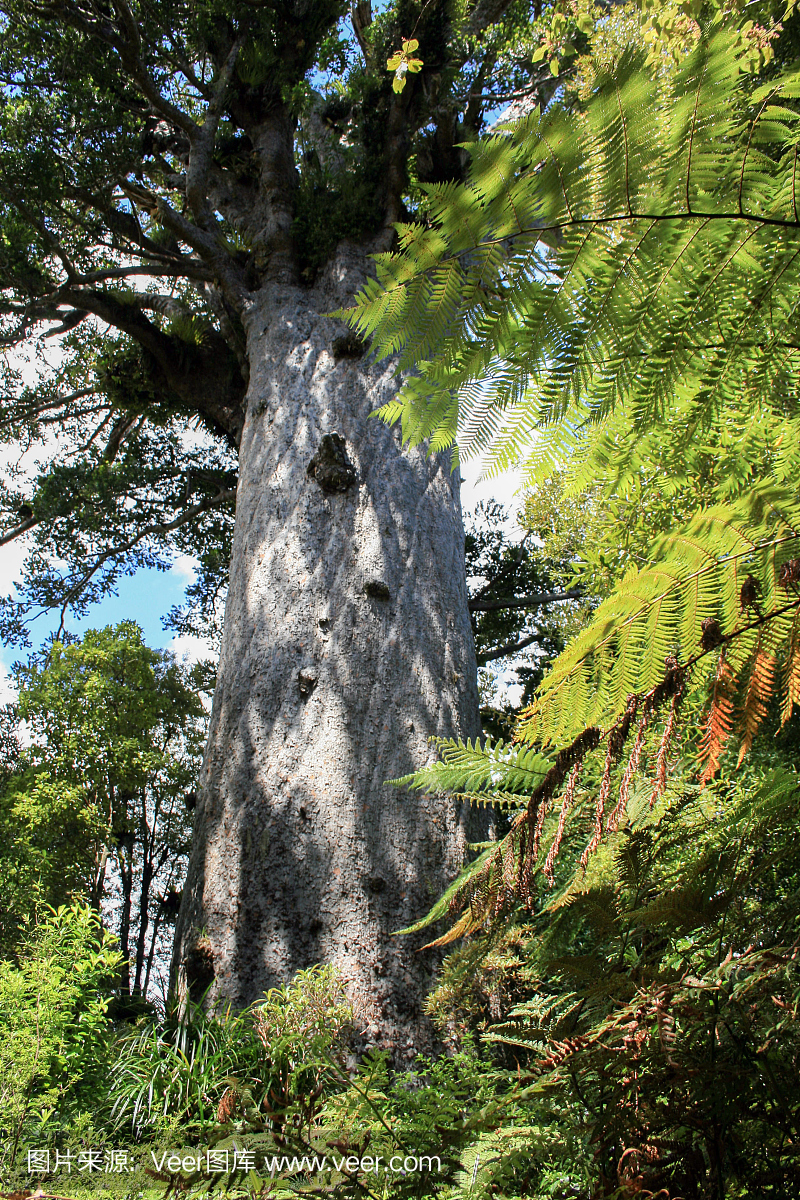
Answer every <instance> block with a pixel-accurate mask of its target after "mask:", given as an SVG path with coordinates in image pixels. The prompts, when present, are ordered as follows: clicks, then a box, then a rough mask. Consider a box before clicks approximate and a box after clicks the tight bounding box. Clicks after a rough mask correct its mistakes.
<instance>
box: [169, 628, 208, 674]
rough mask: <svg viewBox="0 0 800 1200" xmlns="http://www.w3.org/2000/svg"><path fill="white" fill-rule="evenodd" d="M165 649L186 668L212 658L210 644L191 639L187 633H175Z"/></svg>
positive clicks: (201, 640)
mask: <svg viewBox="0 0 800 1200" xmlns="http://www.w3.org/2000/svg"><path fill="white" fill-rule="evenodd" d="M165 649H167V650H170V651H171V652H172V653H173V654H174V655H175V657H176V658H177V659H179V660H180V661H181V662H184V663H186V664H187V665H188V666H191V665H192V664H193V663H196V662H201V661H202V660H203V659H205V658H214V650H213V648H212V646H211V642H209V641H207V640H206V639H205V638H198V637H193V636H192V635H191V634H189V633H176V634H175V637H174V638H173V639H172V641H171V642H169V643H168V645H167V646H166V647H165Z"/></svg>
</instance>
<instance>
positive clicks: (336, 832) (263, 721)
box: [176, 247, 478, 1053]
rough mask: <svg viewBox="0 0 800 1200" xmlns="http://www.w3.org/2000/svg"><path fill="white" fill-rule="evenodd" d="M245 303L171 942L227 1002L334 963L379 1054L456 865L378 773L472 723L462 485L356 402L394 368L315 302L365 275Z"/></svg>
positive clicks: (411, 1039) (411, 1018)
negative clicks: (233, 470)
mask: <svg viewBox="0 0 800 1200" xmlns="http://www.w3.org/2000/svg"><path fill="white" fill-rule="evenodd" d="M366 268H367V262H366V258H365V256H364V254H363V253H362V252H360V251H358V250H356V249H355V248H347V247H345V248H344V249H343V250H342V251H341V252H340V253H339V254H338V256H337V258H336V259H335V261H334V262H333V263H332V264H331V265H330V267H329V268H328V269H327V271H326V272H325V275H324V277H323V278H322V279H321V280H320V281H319V282H318V284H317V286H316V287H315V288H314V289H313V290H309V289H301V288H293V287H290V286H287V285H281V286H280V287H279V286H278V285H274V286H273V287H272V288H270V289H264V290H263V291H262V292H261V293H259V294H258V295H256V296H255V297H254V300H253V303H252V305H251V307H250V309H249V313H248V320H247V333H248V341H249V358H250V363H251V379H250V387H249V392H248V397H247V416H246V421H245V427H244V432H243V435H242V441H241V452H240V476H239V487H238V495H237V509H236V535H235V545H234V553H233V562H232V566H231V580H230V589H229V593H228V600H227V608H226V612H225V626H224V641H223V650H222V658H221V662H220V669H219V683H218V687H217V692H216V696H215V698H214V706H213V714H212V718H211V731H210V737H209V743H208V748H207V752H206V758H205V763H204V767H203V777H202V780H201V794H200V802H199V804H198V812H197V820H196V825H195V836H194V850H193V855H192V860H191V864H190V867H189V876H188V879H187V884H186V896H185V902H184V906H183V909H182V913H181V919H180V923H179V928H178V931H177V937H176V962H179V963H181V964H182V967H183V970H184V972H185V976H186V978H188V980H189V982H190V983H191V985H192V989H193V992H194V993H195V994H198V993H200V992H202V990H203V989H205V988H210V993H209V994H210V996H211V997H214V998H216V997H218V998H225V999H228V1000H230V1001H232V1002H233V1003H234V1004H236V1005H243V1004H246V1003H248V1002H251V1001H253V1000H255V999H257V998H258V996H259V995H261V994H262V993H263V992H264V990H265V989H266V988H268V987H270V986H273V985H275V984H276V983H278V982H280V981H281V980H285V979H287V978H288V977H290V976H291V974H292V973H293V972H294V971H296V970H297V969H298V968H301V967H305V966H308V965H310V964H312V963H315V962H323V961H324V962H332V963H334V964H336V965H337V966H338V967H339V968H340V970H341V972H342V974H343V976H344V978H345V981H346V983H347V987H348V992H349V995H350V998H351V1000H352V1001H353V1002H354V1005H355V1010H356V1014H357V1019H358V1021H359V1027H360V1029H361V1030H363V1031H364V1032H365V1033H366V1035H367V1038H368V1040H371V1041H373V1042H375V1043H377V1044H384V1045H391V1046H393V1047H394V1048H395V1050H397V1049H399V1048H400V1046H401V1045H402V1046H408V1051H409V1053H412V1046H416V1045H417V1044H418V1043H419V1042H420V1040H422V1041H424V1039H425V1033H424V1022H421V1019H420V1006H421V1001H422V1000H423V999H424V996H425V993H426V991H427V990H428V988H429V984H430V970H431V966H432V964H433V961H434V960H433V959H432V958H431V956H430V954H429V953H423V954H419V953H416V950H417V948H418V947H419V945H420V944H421V941H422V939H420V938H417V939H416V940H415V939H413V938H399V939H398V938H393V937H392V934H393V932H394V931H396V930H398V929H399V928H401V927H402V926H404V925H406V924H408V923H410V922H412V921H414V920H416V919H417V918H419V917H420V916H422V915H423V914H424V913H425V911H426V910H427V908H428V907H429V906H430V905H431V903H432V902H433V901H434V900H435V899H436V898H437V897H438V895H440V894H441V892H442V891H443V890H444V888H445V887H446V885H447V883H448V882H449V881H450V880H451V879H452V878H453V876H454V875H455V873H456V872H457V871H458V869H459V867H460V866H461V864H462V863H463V861H464V856H465V850H466V841H467V829H466V821H467V814H465V813H464V812H463V811H461V810H460V808H458V807H457V806H456V804H455V803H452V804H451V805H450V806H449V807H448V806H445V805H443V804H442V802H441V801H440V800H433V799H431V798H428V797H425V796H419V795H417V794H415V793H413V794H409V793H408V792H405V791H403V790H401V789H397V788H392V787H387V786H386V782H385V781H386V780H387V779H390V778H392V777H397V776H401V775H404V774H407V773H408V772H410V771H412V770H414V769H416V768H418V767H420V766H422V765H423V764H424V762H425V761H426V760H427V759H428V757H429V755H430V754H431V753H432V751H431V747H430V745H429V738H430V737H431V736H433V735H438V736H462V737H474V736H475V735H476V733H477V732H478V697H477V687H476V668H475V655H474V648H473V641H472V632H471V629H470V623H469V616H468V611H467V594H466V582H465V577H464V556H463V550H464V547H463V542H464V537H463V530H462V524H461V512H460V505H459V494H458V479H457V476H456V475H452V474H450V471H449V456H440V457H434V458H428V457H426V455H425V454H424V453H423V452H421V451H418V450H415V451H411V452H409V451H404V450H403V449H402V447H401V445H400V439H399V435H398V431H397V430H396V429H389V428H387V426H386V425H384V424H383V423H381V422H380V421H378V420H376V419H369V414H370V412H371V411H372V410H373V409H375V408H376V407H378V405H379V404H382V403H384V402H385V401H386V400H387V399H388V398H389V397H390V395H391V393H392V390H393V388H394V387H395V386H396V384H395V381H394V379H393V374H392V370H391V368H390V367H387V366H386V365H385V364H383V365H378V366H376V365H374V364H370V363H369V362H368V360H367V358H366V357H365V355H364V350H365V348H364V347H363V346H361V345H360V344H358V343H357V342H355V341H354V340H353V338H352V335H348V334H346V333H343V329H342V326H341V324H339V323H337V322H335V321H333V320H331V319H330V318H328V317H326V316H325V315H324V314H325V313H326V312H329V311H331V310H332V309H334V308H335V307H337V306H338V305H340V304H342V303H343V302H346V301H347V300H348V299H349V297H350V296H352V294H353V292H354V290H355V289H356V287H357V286H358V285H359V284H360V282H361V281H362V280H363V279H364V277H365V272H366Z"/></svg>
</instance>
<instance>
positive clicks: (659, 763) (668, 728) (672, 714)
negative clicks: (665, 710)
mask: <svg viewBox="0 0 800 1200" xmlns="http://www.w3.org/2000/svg"><path fill="white" fill-rule="evenodd" d="M682 695H683V693H682V692H676V693H675V695H674V696H673V697H672V704H671V706H670V710H669V716H668V717H667V722H666V724H665V726H664V732H663V733H662V734H661V741H660V742H659V743H658V754H657V755H656V778H655V785H654V787H653V794H652V796H651V797H650V807H651V808H652V807H653V805H654V804H655V802H656V800H659V799H660V798H661V796H663V795H664V792H665V791H666V787H667V759H668V757H669V752H670V747H671V744H672V735H673V733H674V732H675V724H676V722H677V719H678V707H679V705H680V702H681V697H682Z"/></svg>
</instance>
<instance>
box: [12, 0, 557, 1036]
mask: <svg viewBox="0 0 800 1200" xmlns="http://www.w3.org/2000/svg"><path fill="white" fill-rule="evenodd" d="M535 7H536V6H535V5H531V4H529V3H527V2H526V0H514V2H509V0H477V2H475V3H473V2H471V0H468V2H466V3H446V2H444V0H425V2H424V3H422V4H419V3H409V2H407V0H398V2H397V3H393V4H390V5H389V6H388V7H387V8H386V9H385V10H383V11H381V12H380V14H373V13H372V12H371V8H370V4H369V2H368V0H367V2H366V3H359V4H357V5H354V6H353V8H352V11H350V9H349V7H348V5H347V4H345V3H343V2H342V0H271V2H265V3H262V2H261V0H202V2H199V3H187V2H185V0H34V2H32V3H31V2H30V0H24V2H23V0H3V2H2V3H1V4H0V30H1V31H2V37H1V39H0V41H1V43H2V44H1V46H0V80H1V81H2V84H1V86H2V116H1V117H0V121H1V122H2V128H1V130H0V140H1V142H2V149H1V150H0V153H2V168H1V169H0V179H1V180H2V182H0V289H1V294H2V302H1V304H0V309H1V310H2V337H3V342H4V345H5V346H6V347H7V348H12V347H26V348H27V350H26V352H27V353H28V354H29V356H30V357H31V360H32V362H33V364H34V366H35V367H37V366H38V371H39V373H38V376H37V382H36V383H34V384H30V383H25V380H26V379H28V378H29V376H28V375H25V373H24V362H23V361H22V359H21V358H20V357H18V356H17V357H14V356H13V355H12V356H9V358H8V361H7V363H6V367H5V386H4V388H3V400H2V404H3V410H2V421H3V428H4V430H5V432H6V435H7V436H12V437H15V438H17V439H22V440H24V442H25V443H26V444H33V445H34V446H37V445H39V446H41V447H43V450H42V455H41V458H42V461H41V463H40V464H39V465H38V466H37V467H36V468H35V469H34V470H33V471H31V472H28V474H27V475H23V474H21V473H19V471H21V468H19V469H18V470H17V468H13V467H12V469H11V471H10V473H9V476H8V480H7V483H6V490H5V492H4V496H3V503H4V507H5V513H6V528H5V531H4V534H3V539H4V540H9V539H11V538H15V537H21V536H23V535H28V537H29V538H30V546H31V549H30V554H29V558H28V563H27V567H26V572H25V576H24V579H23V584H22V587H21V590H20V594H19V596H18V597H16V598H15V599H14V600H12V599H10V598H9V599H8V600H7V601H6V603H5V607H4V610H3V613H4V623H5V630H6V634H7V635H13V636H17V637H23V638H24V636H25V635H26V630H27V622H28V621H29V620H30V619H31V617H32V616H33V615H34V614H35V613H36V612H37V611H39V610H40V609H41V608H43V607H44V608H48V607H49V608H55V609H57V610H60V611H61V613H62V617H63V616H64V614H66V613H67V611H68V610H69V609H70V608H73V609H74V608H77V609H79V610H80V608H81V606H84V607H85V606H86V605H87V604H89V603H90V602H92V601H93V600H94V599H96V598H97V597H98V596H99V595H101V594H102V593H103V592H104V590H107V589H109V588H113V587H114V585H115V581H116V580H117V578H118V577H119V575H120V573H124V572H126V571H130V570H133V569H135V568H136V567H137V566H140V565H150V566H153V565H155V566H164V565H165V564H166V563H167V562H168V561H169V560H170V557H171V555H174V554H175V553H177V552H182V553H190V554H193V555H194V556H195V558H196V559H197V560H198V562H199V573H198V580H197V584H196V585H195V588H194V592H193V597H192V598H193V600H194V601H195V604H194V607H193V608H192V609H191V610H190V611H188V612H186V613H183V614H181V613H176V614H174V619H175V621H176V622H177V623H178V624H179V625H180V624H181V623H182V627H184V628H195V629H197V628H199V627H201V626H202V627H203V628H206V629H207V628H208V624H209V622H211V623H213V622H214V621H215V620H216V619H217V618H218V616H219V608H220V603H219V602H220V599H221V595H222V592H223V590H224V588H225V586H226V583H227V600H226V609H225V621H224V625H225V631H224V638H223V643H222V656H221V662H220V670H219V682H218V688H217V694H216V697H215V702H214V709H213V716H212V720H211V732H210V740H209V744H208V750H207V755H206V760H205V766H204V771H203V777H202V783H201V788H200V800H199V804H198V809H197V820H196V828H195V837H194V852H193V858H192V861H191V864H190V868H189V878H188V883H187V888H186V890H185V893H184V906H183V910H182V913H181V916H180V919H179V925H178V938H177V949H176V965H177V967H178V968H179V970H180V971H181V972H184V973H185V978H186V979H188V981H189V982H190V983H192V982H194V985H195V991H202V990H204V989H206V988H207V987H208V986H209V985H213V994H216V995H222V996H225V997H227V998H229V999H230V1000H232V1001H234V1002H237V1003H244V1002H246V1001H249V1000H252V999H253V998H255V997H256V996H257V995H258V994H259V993H260V992H261V991H262V990H263V989H264V988H265V986H267V985H269V984H271V983H274V982H275V981H276V980H278V979H279V978H282V977H284V978H285V977H288V976H289V975H290V974H291V973H292V972H293V971H294V970H295V969H297V968H298V967H302V966H304V965H307V964H308V963H311V962H314V961H317V960H328V961H334V962H336V963H337V964H338V965H339V967H340V968H341V970H342V971H343V973H344V975H345V977H346V978H347V980H348V986H349V988H350V993H351V996H352V998H353V1000H354V1001H355V1002H356V1005H357V1008H358V1011H359V1013H360V1017H361V1020H362V1022H363V1026H362V1027H365V1028H366V1027H368V1028H369V1029H370V1031H371V1036H372V1037H373V1038H375V1039H379V1040H380V1039H381V1038H382V1037H383V1035H384V1034H385V1035H386V1039H387V1040H388V1041H392V1040H394V1041H396V1040H397V1039H396V1036H395V1035H396V1034H397V1033H398V1031H400V1030H403V1029H405V1030H406V1031H411V1030H413V1029H414V1027H415V1025H416V1022H417V1014H418V1000H419V995H420V992H421V990H422V988H423V987H424V986H425V983H426V968H425V965H424V963H423V960H422V959H421V958H419V957H417V958H414V957H413V955H410V953H409V949H408V947H407V946H406V947H403V949H402V950H400V949H399V948H398V947H397V945H396V943H393V942H392V941H391V940H390V934H391V932H392V931H393V930H395V929H397V928H398V926H399V925H401V924H403V923H405V922H406V921H407V920H408V919H412V918H415V917H417V916H419V914H420V912H421V911H423V910H424V909H425V908H426V907H427V904H428V902H429V900H430V899H431V897H433V896H435V895H436V894H438V892H439V891H440V890H441V888H442V885H443V883H444V881H445V880H446V878H447V877H448V875H449V874H450V873H452V872H453V871H454V870H455V869H456V868H457V867H458V866H459V864H460V863H461V861H462V860H463V855H464V851H465V843H466V840H467V831H466V828H465V823H464V818H463V816H462V817H459V816H458V815H457V810H456V809H455V807H454V808H453V811H452V812H447V813H442V812H441V811H440V810H439V808H438V806H433V805H428V803H427V802H426V801H421V802H416V801H415V802H412V801H410V800H408V799H404V798H403V796H402V794H399V793H395V792H391V791H385V790H383V786H384V781H385V780H386V779H388V778H391V777H396V776H400V775H403V774H404V773H406V772H408V771H409V770H411V769H412V768H414V767H417V766H419V765H420V764H421V763H422V762H424V761H425V759H426V757H427V755H428V753H429V750H428V738H429V737H430V736H431V735H441V736H450V735H461V736H467V737H474V736H475V734H476V733H477V731H478V713H477V691H476V685H475V654H474V649H473V643H472V633H471V630H470V623H469V615H468V612H467V596H466V588H465V580H464V559H463V554H464V550H463V533H462V528H461V517H460V510H459V498H458V483H457V475H454V474H451V472H450V459H449V456H448V455H443V456H442V455H434V456H433V457H426V456H425V455H424V454H423V453H421V452H419V451H414V452H411V453H405V452H403V451H402V449H401V446H400V444H399V441H398V438H397V437H396V435H395V434H394V433H393V432H392V431H391V430H390V429H388V428H386V426H385V425H384V424H382V423H380V422H378V421H369V420H367V417H368V415H369V413H370V412H371V411H373V410H375V409H376V408H381V407H384V406H385V405H386V404H387V403H389V402H390V401H391V399H392V397H393V396H394V394H395V390H396V383H395V379H394V374H393V369H392V368H391V367H387V366H386V365H383V366H376V365H374V364H373V363H371V362H370V361H368V359H367V357H366V356H365V352H366V350H367V347H366V346H365V345H364V343H363V342H362V341H361V340H360V339H359V338H357V337H354V336H353V335H352V334H351V333H350V331H349V330H348V329H347V327H346V326H345V325H344V324H343V323H341V322H339V321H337V320H336V319H333V318H332V317H331V316H330V315H329V314H331V312H333V311H335V310H337V309H339V308H340V307H341V306H344V305H347V304H348V303H349V302H350V299H351V297H352V296H353V294H354V293H355V292H356V291H357V290H358V289H359V288H360V287H362V286H363V285H364V284H365V283H366V281H367V280H368V278H369V277H370V273H371V270H372V267H371V263H370V258H369V256H370V254H372V253H374V252H375V251H380V250H387V249H389V248H390V247H391V245H392V243H393V239H394V237H395V233H394V224H395V222H397V221H398V220H399V219H402V218H403V217H404V216H406V215H408V214H409V213H411V212H413V211H414V209H415V206H416V205H417V203H418V201H419V197H420V187H421V184H422V183H424V181H437V182H442V181H448V180H451V181H452V180H458V179H460V178H461V175H462V171H463V168H464V163H465V155H464V151H463V149H462V148H461V146H462V143H464V142H465V141H468V140H470V139H474V138H475V137H476V136H477V134H478V133H479V131H480V130H481V127H482V124H483V122H484V114H485V113H488V112H491V111H495V110H497V108H498V106H499V105H501V104H502V103H504V102H505V101H507V100H508V99H509V98H512V97H513V96H515V95H516V94H518V93H520V92H522V93H525V94H526V95H528V96H533V95H535V93H536V91H537V88H540V87H541V88H543V89H545V92H546V93H547V94H549V93H551V92H552V89H553V86H554V85H553V76H552V72H551V70H550V69H549V67H548V66H547V64H546V63H542V62H539V63H538V65H535V64H534V62H533V55H534V52H535V38H533V37H532V35H531V22H532V20H533V17H534V14H533V11H532V10H533V9H534V8H535ZM415 43H416V48H415V45H414V44H415ZM390 62H391V64H392V65H391V66H390V65H389V64H390ZM54 335H58V337H59V341H58V342H57V343H49V342H47V341H46V340H45V339H46V338H50V337H53V336H54ZM53 345H58V346H59V348H60V354H58V355H53V354H49V353H48V352H49V349H50V347H51V346H53ZM54 435H55V437H56V438H57V445H56V447H55V448H54V446H53V437H54ZM15 470H17V474H15V473H14V472H15ZM234 502H235V514H236V515H235V524H234V518H233V512H234ZM229 559H230V575H229V578H228V576H227V564H228V560H229Z"/></svg>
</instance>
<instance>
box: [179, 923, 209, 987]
mask: <svg viewBox="0 0 800 1200" xmlns="http://www.w3.org/2000/svg"><path fill="white" fill-rule="evenodd" d="M184 964H185V966H186V979H187V982H188V984H189V987H190V988H194V989H195V990H196V994H197V995H198V996H200V995H202V993H203V992H205V991H206V990H207V989H208V988H209V987H210V986H211V984H212V983H213V982H214V950H213V947H212V945H211V939H210V938H209V937H208V935H207V934H205V933H201V934H200V935H199V937H197V938H196V939H195V941H194V943H193V944H192V945H191V946H189V948H188V950H187V952H186V958H185V959H184Z"/></svg>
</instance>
